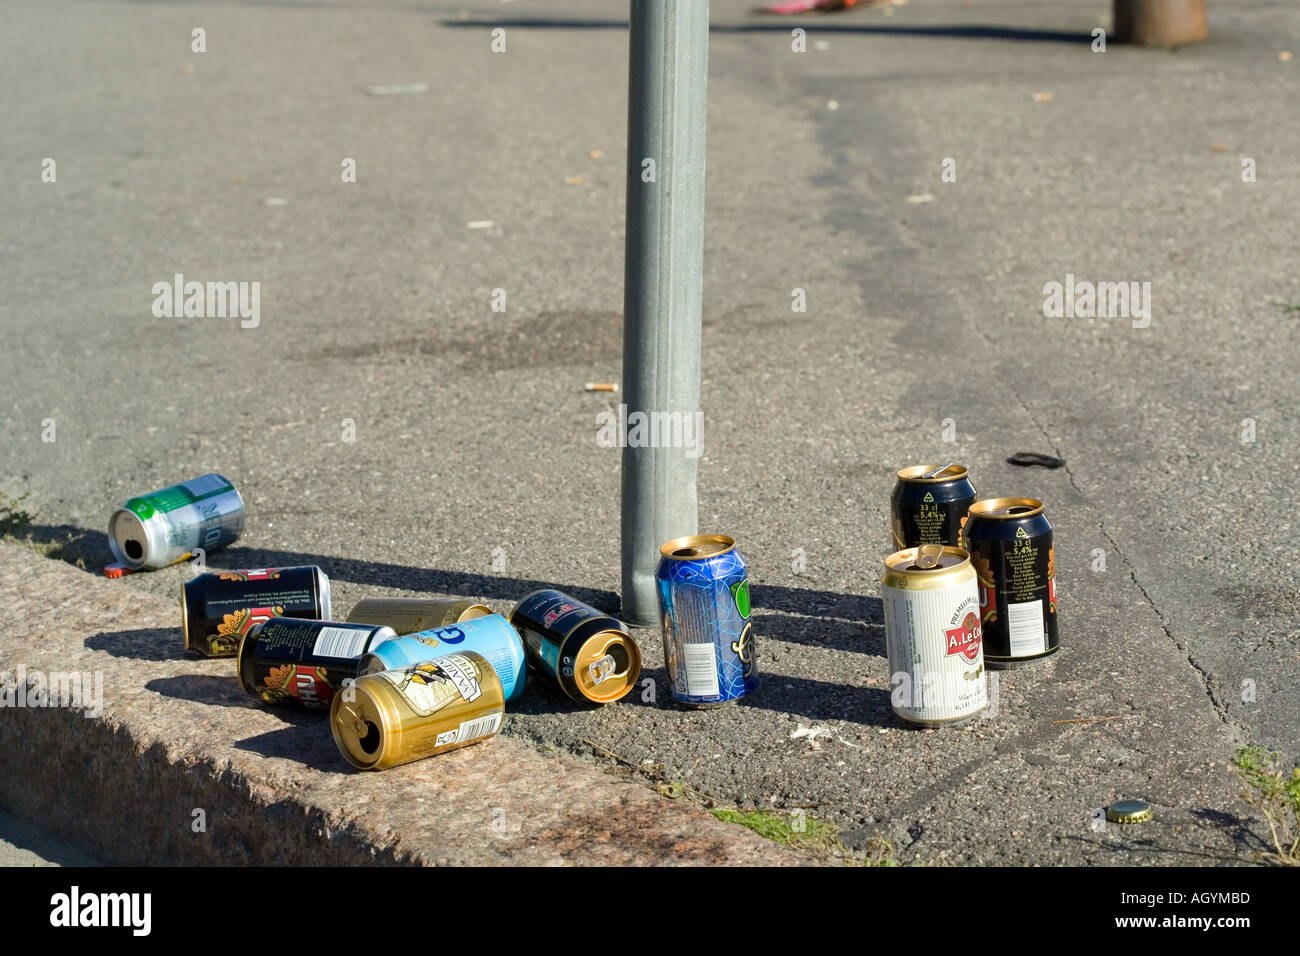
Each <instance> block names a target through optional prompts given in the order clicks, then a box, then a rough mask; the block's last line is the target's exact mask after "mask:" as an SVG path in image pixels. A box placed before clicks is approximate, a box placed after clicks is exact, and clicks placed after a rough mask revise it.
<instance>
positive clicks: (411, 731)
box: [330, 651, 505, 770]
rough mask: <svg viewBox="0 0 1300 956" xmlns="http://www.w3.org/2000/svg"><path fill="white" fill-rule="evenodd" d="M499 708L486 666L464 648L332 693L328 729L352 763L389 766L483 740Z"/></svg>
mask: <svg viewBox="0 0 1300 956" xmlns="http://www.w3.org/2000/svg"><path fill="white" fill-rule="evenodd" d="M504 715H505V700H504V696H503V694H502V690H501V682H500V681H499V680H497V675H496V672H495V671H494V670H493V669H492V665H491V664H489V663H488V662H487V661H486V660H485V659H484V658H483V657H482V656H481V655H479V654H475V653H474V652H473V651H465V652H463V653H458V654H449V655H447V656H445V657H438V658H434V659H432V660H427V661H422V662H420V663H417V664H411V665H409V666H406V667H402V668H400V669H397V670H387V671H378V672H376V673H374V674H363V675H362V676H360V677H358V678H357V680H356V683H354V684H351V685H349V686H348V687H346V688H344V690H343V692H342V693H340V694H337V695H335V697H334V702H333V704H331V705H330V729H331V730H332V731H333V732H334V742H335V743H336V744H338V747H339V751H340V752H341V753H342V754H343V757H344V759H346V760H347V762H348V763H350V764H352V766H354V767H356V768H358V769H360V770H387V769H388V768H389V767H396V766H397V765H398V764H404V763H410V762H411V761H412V760H419V759H420V758H422V757H432V756H433V755H434V754H440V753H446V752H447V751H448V750H455V749H456V748H458V747H464V746H465V745H466V744H473V743H478V742H479V741H480V740H486V739H487V738H489V737H491V736H493V735H494V734H496V732H497V731H498V730H500V729H501V718H502V717H503V716H504Z"/></svg>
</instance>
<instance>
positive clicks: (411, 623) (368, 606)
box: [348, 597, 492, 636]
mask: <svg viewBox="0 0 1300 956" xmlns="http://www.w3.org/2000/svg"><path fill="white" fill-rule="evenodd" d="M491 613H492V609H491V608H490V607H488V606H487V605H486V604H479V603H478V602H477V601H471V600H468V599H465V598H461V599H458V600H451V601H441V600H437V599H428V598H379V597H368V598H362V599H361V600H360V601H358V602H357V603H356V605H355V606H354V607H353V608H352V612H351V613H350V614H349V615H348V620H349V621H350V622H352V623H353V624H383V625H384V626H386V627H391V628H392V629H393V630H394V631H396V632H397V634H398V635H399V636H400V635H402V634H414V633H415V632H416V631H428V630H432V629H433V628H435V627H445V626H446V625H448V624H459V623H460V622H461V621H469V620H473V619H474V618H476V617H486V616H487V615H489V614H491Z"/></svg>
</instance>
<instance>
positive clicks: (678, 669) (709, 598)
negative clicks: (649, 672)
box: [655, 534, 758, 707]
mask: <svg viewBox="0 0 1300 956" xmlns="http://www.w3.org/2000/svg"><path fill="white" fill-rule="evenodd" d="M659 553H660V555H661V557H660V558H659V567H658V569H657V570H656V571H655V583H656V584H657V586H658V589H659V613H660V619H661V623H662V625H663V635H664V659H665V661H666V662H667V665H668V682H669V685H670V690H671V692H672V695H673V699H674V700H676V701H677V702H678V703H681V704H687V705H689V706H692V707H710V706H716V705H718V704H725V703H727V702H728V701H732V700H736V699H737V698H739V697H744V696H745V695H746V694H750V693H753V692H754V691H755V690H757V689H758V667H757V655H756V654H755V649H754V632H753V628H752V626H751V624H750V620H749V615H750V604H749V571H748V570H747V569H746V567H745V559H744V558H743V557H741V554H740V552H739V551H737V550H736V542H734V541H733V540H732V539H731V538H728V537H726V536H725V535H720V534H693V535H687V536H686V537H684V538H674V539H673V540H672V541H669V542H668V543H667V544H665V545H664V546H663V547H662V548H660V549H659Z"/></svg>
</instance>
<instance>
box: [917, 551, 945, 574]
mask: <svg viewBox="0 0 1300 956" xmlns="http://www.w3.org/2000/svg"><path fill="white" fill-rule="evenodd" d="M942 554H943V545H941V544H923V545H921V546H920V547H919V548H917V549H916V566H917V567H918V568H921V569H922V570H925V571H928V570H930V569H931V568H933V567H934V566H935V565H937V564H938V563H939V557H940V556H941V555H942Z"/></svg>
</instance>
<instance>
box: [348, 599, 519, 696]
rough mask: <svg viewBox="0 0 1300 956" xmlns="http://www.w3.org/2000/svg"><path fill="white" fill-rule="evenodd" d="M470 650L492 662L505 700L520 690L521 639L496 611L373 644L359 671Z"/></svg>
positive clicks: (412, 662)
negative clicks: (484, 615)
mask: <svg viewBox="0 0 1300 956" xmlns="http://www.w3.org/2000/svg"><path fill="white" fill-rule="evenodd" d="M465 651H473V652H474V653H475V654H479V655H481V656H482V657H483V658H484V659H486V660H487V662H488V663H489V664H490V665H491V666H492V669H493V671H495V672H496V675H497V678H498V679H499V680H500V681H501V687H502V690H503V692H504V693H505V697H506V703H511V702H513V701H515V700H518V699H519V697H520V695H522V694H523V692H524V680H525V677H524V672H525V671H526V670H527V668H526V667H525V665H524V642H523V641H522V640H521V639H520V637H519V632H518V631H516V630H515V629H514V628H513V627H511V626H510V622H509V621H507V620H506V619H505V618H504V617H502V616H501V615H500V614H489V615H487V616H486V617H478V618H473V619H471V620H468V621H461V622H460V623H459V624H449V625H447V626H446V627H435V628H431V629H429V630H427V631H418V632H416V633H415V634H406V635H403V636H401V637H397V638H395V639H393V640H391V641H384V643H382V644H380V645H378V646H376V647H375V648H373V649H372V650H371V651H370V652H369V653H367V654H366V655H365V656H364V657H363V658H361V673H363V674H373V673H377V672H378V671H383V670H392V669H395V668H402V667H409V666H410V665H412V664H418V663H420V662H421V661H427V660H429V659H430V658H433V657H442V656H443V655H445V654H460V653H463V652H465Z"/></svg>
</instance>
